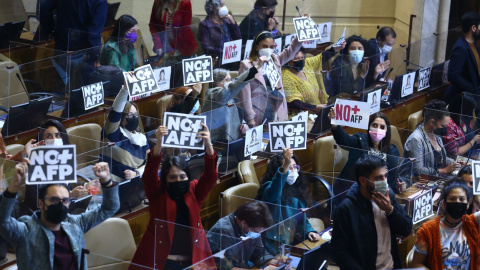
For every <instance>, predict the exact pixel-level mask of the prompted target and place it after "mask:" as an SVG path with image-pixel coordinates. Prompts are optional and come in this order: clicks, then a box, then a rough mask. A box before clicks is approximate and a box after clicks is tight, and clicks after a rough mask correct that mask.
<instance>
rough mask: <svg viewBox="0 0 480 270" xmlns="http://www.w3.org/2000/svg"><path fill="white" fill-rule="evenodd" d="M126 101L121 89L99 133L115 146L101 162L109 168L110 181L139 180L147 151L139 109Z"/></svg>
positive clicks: (126, 93)
mask: <svg viewBox="0 0 480 270" xmlns="http://www.w3.org/2000/svg"><path fill="white" fill-rule="evenodd" d="M126 84H127V83H126V82H125V84H124V85H126ZM127 98H128V90H127V89H125V87H123V88H122V89H121V90H120V92H119V93H118V95H117V97H116V98H115V100H114V101H113V105H112V108H111V109H110V112H109V113H108V117H107V119H106V121H105V126H104V127H103V129H102V139H105V140H106V141H107V142H113V143H115V146H113V147H112V148H111V151H105V153H104V154H103V157H102V160H104V161H105V162H108V163H109V164H111V165H112V179H114V180H115V181H118V182H123V181H125V180H130V179H132V178H135V177H139V176H142V173H143V170H144V167H145V165H144V164H145V157H146V156H147V151H148V142H147V137H146V136H145V134H143V133H142V129H143V128H142V122H141V120H140V113H139V111H138V107H137V105H136V104H135V103H133V102H130V101H127Z"/></svg>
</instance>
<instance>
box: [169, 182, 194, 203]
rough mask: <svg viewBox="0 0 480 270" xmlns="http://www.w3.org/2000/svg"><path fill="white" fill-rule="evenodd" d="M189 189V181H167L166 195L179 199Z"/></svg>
mask: <svg viewBox="0 0 480 270" xmlns="http://www.w3.org/2000/svg"><path fill="white" fill-rule="evenodd" d="M189 189H190V181H178V182H172V183H167V191H168V195H169V196H170V198H172V199H174V200H175V199H180V198H182V197H183V195H185V194H186V193H187V192H188V190H189Z"/></svg>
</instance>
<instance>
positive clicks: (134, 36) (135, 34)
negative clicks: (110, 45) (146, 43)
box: [125, 31, 137, 43]
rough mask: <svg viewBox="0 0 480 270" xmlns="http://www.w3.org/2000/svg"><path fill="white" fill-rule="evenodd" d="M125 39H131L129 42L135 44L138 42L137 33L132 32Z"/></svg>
mask: <svg viewBox="0 0 480 270" xmlns="http://www.w3.org/2000/svg"><path fill="white" fill-rule="evenodd" d="M125 39H129V41H128V42H130V43H135V41H137V32H135V31H134V32H131V33H128V34H126V35H125Z"/></svg>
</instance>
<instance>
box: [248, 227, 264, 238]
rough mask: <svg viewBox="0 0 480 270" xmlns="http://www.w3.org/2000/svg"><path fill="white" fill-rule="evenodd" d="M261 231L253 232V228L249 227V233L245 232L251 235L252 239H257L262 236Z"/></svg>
mask: <svg viewBox="0 0 480 270" xmlns="http://www.w3.org/2000/svg"><path fill="white" fill-rule="evenodd" d="M260 235H261V234H260V233H256V232H252V230H250V229H248V233H246V234H245V236H246V237H249V238H251V239H255V238H258V237H260Z"/></svg>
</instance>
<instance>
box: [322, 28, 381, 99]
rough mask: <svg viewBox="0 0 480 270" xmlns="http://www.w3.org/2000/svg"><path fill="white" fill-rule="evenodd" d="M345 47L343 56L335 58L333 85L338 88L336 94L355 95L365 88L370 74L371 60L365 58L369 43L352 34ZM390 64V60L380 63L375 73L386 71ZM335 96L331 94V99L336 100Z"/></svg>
mask: <svg viewBox="0 0 480 270" xmlns="http://www.w3.org/2000/svg"><path fill="white" fill-rule="evenodd" d="M346 42H347V44H346V46H345V49H343V50H342V54H343V56H339V57H336V58H335V60H333V64H332V68H333V70H332V72H331V73H330V74H331V76H332V78H331V79H332V82H331V84H332V85H331V87H333V89H337V90H336V92H335V96H337V95H339V94H341V93H345V94H349V95H354V94H357V93H360V92H361V91H363V90H364V89H365V76H367V74H368V69H369V66H370V61H369V60H368V59H367V58H365V57H364V56H365V51H366V50H367V49H368V44H367V41H366V40H365V39H363V38H362V37H361V36H356V35H353V36H350V37H349V38H347V40H346ZM389 66H390V61H389V60H386V61H385V62H381V63H379V64H378V65H377V66H375V74H374V76H375V77H377V76H378V74H381V73H383V72H385V70H387V69H388V67H389ZM335 96H330V100H331V101H332V102H331V103H333V101H334V100H335Z"/></svg>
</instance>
